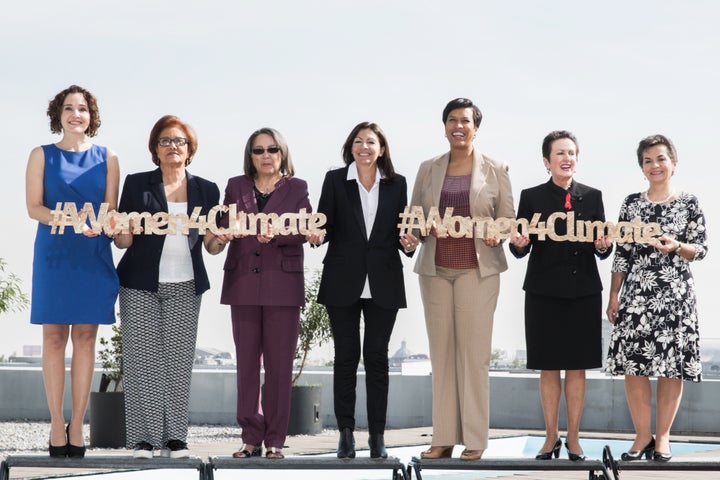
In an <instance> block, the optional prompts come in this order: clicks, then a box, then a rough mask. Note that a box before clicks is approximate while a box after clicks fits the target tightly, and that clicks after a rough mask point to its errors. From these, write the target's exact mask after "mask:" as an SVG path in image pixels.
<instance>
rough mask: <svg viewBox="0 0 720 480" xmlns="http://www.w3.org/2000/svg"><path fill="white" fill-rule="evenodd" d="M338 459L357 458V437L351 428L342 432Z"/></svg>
mask: <svg viewBox="0 0 720 480" xmlns="http://www.w3.org/2000/svg"><path fill="white" fill-rule="evenodd" d="M337 458H355V436H354V435H353V431H352V429H351V428H349V427H346V428H343V429H342V430H340V441H339V442H338V449H337Z"/></svg>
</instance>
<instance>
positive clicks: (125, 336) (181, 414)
mask: <svg viewBox="0 0 720 480" xmlns="http://www.w3.org/2000/svg"><path fill="white" fill-rule="evenodd" d="M197 145H198V144H197V137H196V135H195V132H194V130H193V129H192V128H191V127H190V125H188V124H187V123H184V122H183V121H182V120H180V119H179V118H177V117H175V116H172V115H166V116H164V117H162V118H161V119H160V120H158V121H157V122H156V123H155V126H154V127H153V129H152V131H151V132H150V140H149V142H148V148H149V150H150V154H151V155H152V161H153V163H154V164H155V165H157V166H158V168H156V169H155V170H152V171H149V172H142V173H136V174H133V175H128V176H127V178H126V179H125V184H124V185H123V191H122V196H121V198H120V207H119V210H120V211H121V212H128V213H129V212H139V213H141V212H149V213H151V214H155V213H161V212H168V213H176V214H183V213H184V214H187V215H188V216H189V215H190V214H191V213H192V211H193V209H194V208H195V207H202V212H201V215H207V214H208V211H209V210H210V209H211V208H212V207H214V206H215V205H217V204H218V201H219V199H220V191H219V190H218V187H217V185H215V184H214V183H212V182H209V181H207V180H205V179H202V178H200V177H196V176H193V175H191V174H190V172H188V171H187V168H186V167H187V166H188V165H190V162H192V160H193V156H194V155H195V152H196V151H197ZM134 228H135V232H136V233H137V235H133V234H132V233H127V234H117V235H115V245H116V246H117V247H119V248H125V249H127V251H126V252H125V254H124V255H123V257H122V259H121V260H120V263H119V264H118V266H117V272H118V276H119V277H120V318H121V320H122V341H123V360H124V367H125V377H124V383H125V422H126V431H127V445H128V447H129V448H134V449H135V451H134V453H133V456H134V457H135V458H152V456H153V450H154V449H158V448H160V449H162V450H161V452H160V453H161V455H164V456H169V457H172V458H184V457H188V456H189V451H188V448H187V444H186V443H185V442H186V437H187V429H188V408H189V403H190V380H191V377H192V365H193V361H194V359H195V339H196V337H197V326H198V317H199V314H200V300H201V298H202V294H203V292H205V291H206V290H207V289H209V288H210V283H209V281H208V276H207V272H206V271H205V264H204V263H203V258H202V247H203V243H204V245H205V248H206V249H207V250H208V251H209V252H210V253H213V254H214V253H218V252H219V251H220V250H221V246H220V245H219V243H218V242H219V240H218V239H217V238H215V237H214V236H213V235H212V234H211V233H209V232H208V233H206V234H200V233H199V232H198V230H197V229H196V228H191V229H190V231H189V235H183V234H182V233H181V230H180V228H178V229H177V234H174V235H173V234H167V235H145V234H144V233H142V226H141V225H134Z"/></svg>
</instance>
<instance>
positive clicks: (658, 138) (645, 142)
mask: <svg viewBox="0 0 720 480" xmlns="http://www.w3.org/2000/svg"><path fill="white" fill-rule="evenodd" d="M656 145H665V148H667V152H668V155H669V156H670V160H672V162H673V163H677V150H675V145H673V143H672V141H671V140H670V139H669V138H668V137H666V136H665V135H660V134H657V135H650V136H649V137H645V138H643V139H642V140H640V144H639V145H638V148H637V159H638V165H640V168H642V166H643V155H645V150H647V149H648V148H650V147H654V146H656Z"/></svg>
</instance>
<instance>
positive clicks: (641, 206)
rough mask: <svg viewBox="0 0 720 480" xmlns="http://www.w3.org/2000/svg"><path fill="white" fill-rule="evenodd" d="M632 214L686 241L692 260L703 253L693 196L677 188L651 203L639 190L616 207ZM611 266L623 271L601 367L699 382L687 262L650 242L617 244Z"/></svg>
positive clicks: (624, 215)
mask: <svg viewBox="0 0 720 480" xmlns="http://www.w3.org/2000/svg"><path fill="white" fill-rule="evenodd" d="M636 217H639V218H640V220H641V221H642V222H657V223H658V224H660V226H661V229H662V231H663V233H664V234H665V235H667V236H670V237H674V238H676V239H677V240H679V241H680V242H682V243H687V244H691V245H692V246H693V247H694V248H695V258H694V260H701V259H703V258H705V255H706V254H707V243H706V231H705V217H704V215H703V213H702V210H701V209H700V206H699V204H698V200H697V198H696V197H695V196H694V195H691V194H689V193H681V194H680V195H679V196H678V198H676V199H675V200H672V201H670V202H666V203H654V202H651V201H649V200H647V199H646V198H645V197H644V196H643V195H641V194H639V193H635V194H632V195H629V196H628V197H627V198H625V200H624V201H623V204H622V207H621V208H620V221H630V220H632V219H634V218H636ZM612 271H613V272H623V273H625V279H624V282H623V286H622V290H621V292H620V298H619V303H620V305H619V312H618V318H617V321H616V322H615V326H614V328H613V331H612V334H611V337H610V347H609V349H608V357H607V365H606V369H607V371H608V372H609V373H611V374H613V375H623V374H625V375H639V376H647V377H649V376H658V377H667V378H680V379H683V380H691V381H694V382H699V381H700V380H701V373H702V367H701V364H700V350H699V346H698V342H699V333H698V318H697V309H696V303H697V302H696V297H695V282H694V280H693V277H692V273H691V272H690V261H689V260H686V259H685V258H682V257H681V256H680V255H678V254H676V253H674V252H671V253H669V254H667V255H666V254H663V253H661V252H660V251H659V250H657V249H656V248H655V247H653V246H650V245H643V244H639V243H626V244H618V246H617V250H616V252H615V258H614V262H613V266H612Z"/></svg>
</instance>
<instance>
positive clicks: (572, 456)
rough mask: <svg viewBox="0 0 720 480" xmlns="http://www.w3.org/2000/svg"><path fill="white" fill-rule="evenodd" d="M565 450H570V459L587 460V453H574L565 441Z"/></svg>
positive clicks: (574, 460) (575, 460) (573, 460)
mask: <svg viewBox="0 0 720 480" xmlns="http://www.w3.org/2000/svg"><path fill="white" fill-rule="evenodd" d="M565 450H567V452H568V458H569V459H570V461H572V462H582V461H583V460H585V455H583V454H582V453H581V454H579V455H578V454H577V453H572V452H571V451H570V448H569V447H568V445H567V442H565Z"/></svg>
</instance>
